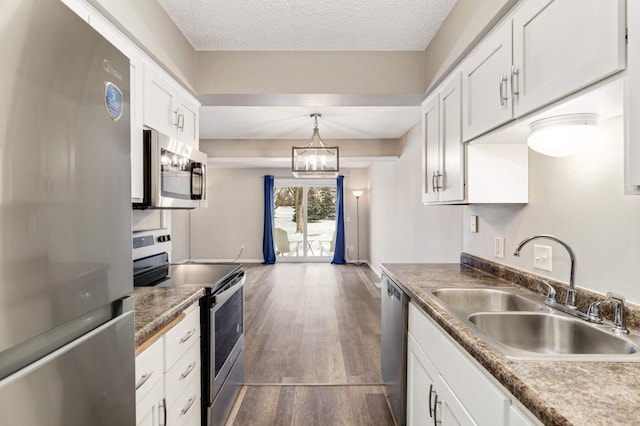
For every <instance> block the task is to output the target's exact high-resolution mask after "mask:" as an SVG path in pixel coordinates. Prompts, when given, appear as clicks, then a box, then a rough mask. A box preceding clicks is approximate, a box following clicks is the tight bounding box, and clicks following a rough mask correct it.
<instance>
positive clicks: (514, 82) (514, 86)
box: [511, 65, 520, 101]
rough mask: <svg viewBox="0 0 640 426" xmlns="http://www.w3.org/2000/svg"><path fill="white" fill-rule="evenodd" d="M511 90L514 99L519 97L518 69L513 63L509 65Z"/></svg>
mask: <svg viewBox="0 0 640 426" xmlns="http://www.w3.org/2000/svg"><path fill="white" fill-rule="evenodd" d="M511 92H512V94H513V95H512V98H513V100H514V101H515V100H516V99H518V98H519V97H520V70H519V69H518V67H516V66H515V65H512V66H511Z"/></svg>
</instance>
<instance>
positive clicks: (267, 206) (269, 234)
mask: <svg viewBox="0 0 640 426" xmlns="http://www.w3.org/2000/svg"><path fill="white" fill-rule="evenodd" d="M274 206H275V204H274V201H273V176H271V175H266V176H265V177H264V233H263V234H262V254H263V256H264V262H263V263H264V264H274V263H276V249H275V247H274V245H273V221H274Z"/></svg>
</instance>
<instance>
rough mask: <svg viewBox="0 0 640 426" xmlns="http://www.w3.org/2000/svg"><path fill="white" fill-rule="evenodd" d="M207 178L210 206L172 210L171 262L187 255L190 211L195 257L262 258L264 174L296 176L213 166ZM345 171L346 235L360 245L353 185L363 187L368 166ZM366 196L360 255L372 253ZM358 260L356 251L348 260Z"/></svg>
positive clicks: (349, 241)
mask: <svg viewBox="0 0 640 426" xmlns="http://www.w3.org/2000/svg"><path fill="white" fill-rule="evenodd" d="M208 172H209V173H208V176H207V179H208V180H207V185H208V187H207V197H208V207H207V208H201V209H195V210H191V211H190V213H189V212H188V211H177V210H176V211H173V212H172V232H173V253H172V255H173V261H174V262H177V261H180V260H183V259H187V258H188V245H189V232H188V229H189V223H188V222H189V215H191V259H194V260H202V259H208V260H234V259H235V258H236V257H237V256H238V254H239V253H240V246H241V245H244V246H245V249H244V252H243V254H242V256H241V257H240V260H243V261H248V262H262V260H263V256H262V234H263V215H264V213H263V211H264V195H263V190H264V189H263V188H264V175H268V174H269V175H273V176H275V177H276V179H277V178H279V177H282V178H289V179H290V178H292V176H291V171H290V170H288V169H257V168H235V169H232V168H211V167H210V168H209V170H208ZM343 174H344V175H345V182H344V188H345V221H346V223H345V239H346V244H347V245H353V246H354V247H355V245H356V228H355V225H356V220H355V214H356V200H355V197H353V195H352V194H351V191H352V190H353V189H364V188H366V184H367V181H368V173H367V170H366V169H350V170H343ZM367 229H368V208H367V194H366V191H365V194H364V195H363V196H362V197H361V198H360V257H361V259H366V258H367V257H366V254H367V251H368V247H367V244H368V235H367ZM349 254H350V255H351V258H352V259H353V260H355V252H353V253H347V260H349V257H348V256H349Z"/></svg>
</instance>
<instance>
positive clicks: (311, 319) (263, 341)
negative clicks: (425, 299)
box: [227, 263, 393, 426]
mask: <svg viewBox="0 0 640 426" xmlns="http://www.w3.org/2000/svg"><path fill="white" fill-rule="evenodd" d="M377 280H379V278H378V277H377V275H375V273H373V272H372V271H371V270H370V269H369V268H368V267H367V266H354V265H329V264H315V263H314V264H308V263H307V264H277V265H251V266H248V267H247V282H246V285H245V386H244V387H243V390H242V392H241V393H240V395H239V397H238V401H236V405H235V406H234V410H233V412H232V416H231V417H230V419H229V421H228V423H227V424H228V425H251V426H253V425H257V426H259V425H304V426H307V425H323V426H324V425H345V426H351V425H381V426H385V425H393V420H392V418H391V414H390V412H389V409H388V406H387V403H386V400H385V396H384V388H383V387H382V386H381V383H382V377H381V374H380V289H379V288H377V287H376V286H375V284H374V283H375V282H376V281H377Z"/></svg>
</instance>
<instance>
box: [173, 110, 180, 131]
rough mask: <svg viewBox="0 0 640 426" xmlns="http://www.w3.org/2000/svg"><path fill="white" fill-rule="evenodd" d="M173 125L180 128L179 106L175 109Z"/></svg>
mask: <svg viewBox="0 0 640 426" xmlns="http://www.w3.org/2000/svg"><path fill="white" fill-rule="evenodd" d="M173 126H174V127H175V128H176V129H178V128H180V110H179V109H178V108H176V109H175V110H173Z"/></svg>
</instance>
